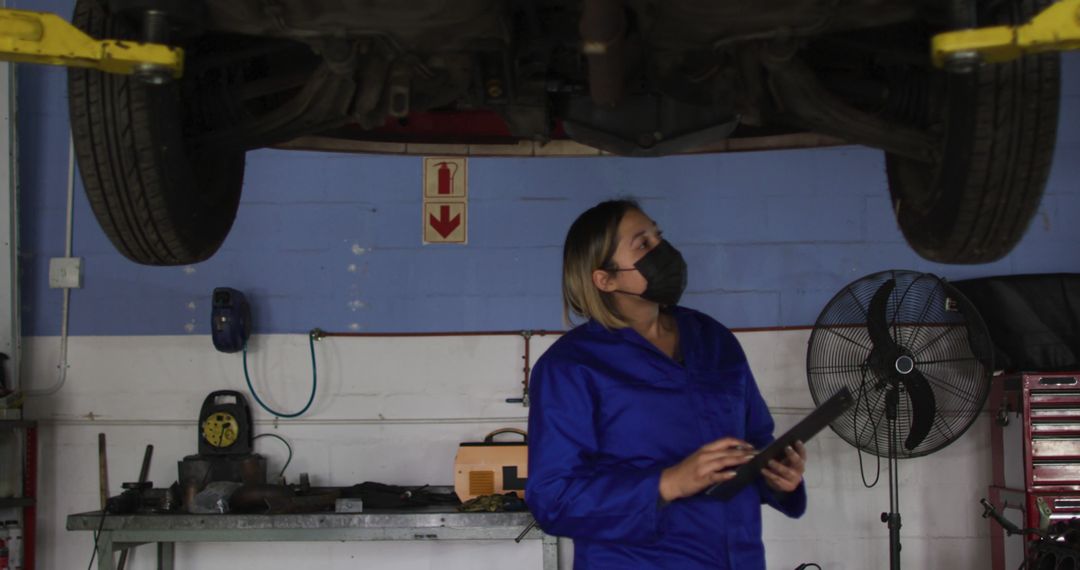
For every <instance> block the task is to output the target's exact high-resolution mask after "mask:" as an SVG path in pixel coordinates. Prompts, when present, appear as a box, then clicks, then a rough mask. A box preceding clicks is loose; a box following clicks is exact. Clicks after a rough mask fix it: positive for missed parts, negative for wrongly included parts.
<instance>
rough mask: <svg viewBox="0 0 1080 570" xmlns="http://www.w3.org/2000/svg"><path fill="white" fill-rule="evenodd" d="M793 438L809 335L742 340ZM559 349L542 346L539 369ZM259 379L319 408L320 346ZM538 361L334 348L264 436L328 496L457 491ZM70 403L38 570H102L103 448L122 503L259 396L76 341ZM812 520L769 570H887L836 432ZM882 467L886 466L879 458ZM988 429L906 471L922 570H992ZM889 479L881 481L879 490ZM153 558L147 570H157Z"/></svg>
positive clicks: (58, 434)
mask: <svg viewBox="0 0 1080 570" xmlns="http://www.w3.org/2000/svg"><path fill="white" fill-rule="evenodd" d="M738 336H739V339H740V340H741V341H742V343H743V346H744V348H745V349H746V351H747V354H748V356H749V358H750V363H751V365H752V367H753V369H754V371H755V374H756V375H757V379H758V383H759V384H760V386H761V388H762V392H763V394H764V395H765V398H766V400H767V401H768V402H769V403H770V405H771V406H772V408H773V413H774V415H775V416H776V420H777V424H778V429H786V428H787V427H788V426H790V425H792V424H794V423H795V422H796V421H797V420H798V419H799V418H800V417H801V416H802V415H804V414H805V413H806V411H808V409H809V408H810V406H811V399H810V396H809V393H808V391H807V388H806V379H805V378H806V377H805V373H804V366H805V364H804V363H805V350H806V340H807V338H808V332H807V331H804V330H800V331H771V332H750V333H740V334H739V335H738ZM552 340H553V339H551V338H550V337H549V338H535V339H534V340H533V348H534V351H533V354H534V355H538V354H539V353H540V352H541V351H542V349H543V348H546V346H548V345H550V342H551V341H552ZM252 344H253V346H252V354H251V357H250V358H249V365H250V367H251V369H252V372H253V375H254V377H255V378H254V380H255V384H256V389H258V390H259V391H260V395H261V396H262V397H263V399H264V400H265V401H268V402H269V403H272V405H275V406H277V407H278V408H279V409H280V410H282V411H294V410H296V409H299V407H300V406H302V405H303V403H304V402H305V401H306V398H307V393H308V392H307V391H308V389H309V382H310V364H309V357H308V349H307V338H306V336H303V335H275V336H262V337H256V338H255V339H254V340H253V343H252ZM25 346H26V352H25V356H24V358H25V363H24V366H25V368H24V372H25V374H24V378H26V379H27V380H28V383H29V384H30V385H29V386H27V387H28V388H41V387H47V386H48V385H51V384H52V382H53V380H54V378H55V375H56V370H57V368H56V363H57V360H56V359H57V356H58V349H59V342H58V339H57V338H52V337H49V338H41V337H34V338H28V339H26V342H25ZM522 346H523V342H522V340H521V339H520V338H516V337H494V336H492V337H450V338H377V339H373V338H354V339H343V338H334V339H327V340H323V341H321V342H319V343H317V344H316V351H317V355H318V364H319V392H318V395H317V397H316V401H315V404H314V405H313V407H312V410H311V411H310V412H309V413H308V414H306V415H305V416H304V418H303V419H298V420H282V421H280V422H278V423H277V424H275V422H273V421H272V420H271V419H270V416H269V415H268V414H266V413H265V412H263V411H262V410H260V409H258V408H257V407H256V405H255V402H254V400H253V399H250V398H249V401H250V403H251V405H252V406H253V412H254V413H255V417H256V421H257V425H256V432H258V433H266V432H270V431H272V432H274V433H277V434H279V435H281V436H283V437H285V438H287V439H288V440H289V441H290V442H291V443H292V445H293V449H294V458H293V462H292V464H291V465H290V466H289V469H288V471H287V472H286V476H287V477H288V478H289V479H290V481H295V480H296V478H297V477H298V475H299V473H301V472H306V473H309V474H310V475H311V478H312V483H313V484H316V485H321V484H326V485H351V484H354V483H359V482H362V481H380V482H385V483H397V484H423V483H430V484H451V482H452V466H453V459H454V454H455V452H456V448H457V444H458V443H459V442H461V441H470V440H477V439H479V438H481V437H482V436H483V435H485V434H486V433H487V432H488V431H490V430H493V429H495V428H498V427H503V426H517V427H524V425H525V419H526V410H525V409H524V408H522V407H521V406H520V405H515V404H507V403H505V402H504V400H505V399H506V398H510V397H517V396H519V395H520V387H521V386H520V383H521V380H522V362H523V361H522ZM69 360H70V369H69V371H68V378H67V382H66V385H65V386H64V388H63V389H62V390H61V391H59V392H58V393H57V394H55V395H54V396H50V397H47V398H41V399H36V400H31V401H30V402H28V412H29V413H28V415H29V416H30V417H31V418H35V419H38V420H39V421H41V441H40V446H41V452H40V457H41V464H40V482H39V494H40V508H39V511H38V512H39V519H40V520H39V523H38V532H39V537H40V540H39V547H38V559H39V561H40V564H39V567H40V568H42V569H44V570H53V569H56V570H61V569H64V570H66V569H71V568H85V567H86V564H87V563H88V561H89V558H90V554H91V548H92V543H93V542H92V541H93V539H92V537H91V536H90V533H88V532H77V533H76V532H68V531H66V530H64V529H65V517H66V516H67V515H68V514H70V513H76V512H83V511H90V510H96V509H97V508H98V501H99V499H98V495H97V488H98V481H97V434H98V433H99V432H104V433H106V434H107V438H108V444H109V445H108V453H109V477H110V483H111V484H112V490H113V492H114V493H117V492H119V490H120V483H121V482H123V481H127V480H134V479H135V478H136V476H137V474H138V469H139V464H140V461H141V458H142V453H143V450H144V447H145V446H146V445H147V444H153V445H154V462H153V464H152V466H151V469H150V479H151V480H152V481H154V482H155V484H156V485H157V486H164V485H167V484H170V483H172V482H173V481H174V480H175V479H176V478H177V471H176V461H178V460H179V459H181V458H182V457H183V456H184V455H188V454H192V453H195V451H196V431H195V420H196V417H197V414H198V411H199V407H200V405H201V403H202V400H203V398H204V397H205V395H206V394H207V393H209V392H210V391H212V390H218V389H236V390H241V391H245V392H246V387H245V386H244V379H243V373H242V368H241V359H240V356H239V355H225V354H220V353H217V352H215V351H214V350H213V348H212V346H211V342H210V339H209V338H207V337H205V336H147V337H73V338H72V339H71V342H70V347H69ZM256 445H257V448H258V451H259V452H260V453H263V454H265V455H268V456H269V457H270V470H271V472H272V473H273V472H276V471H277V470H278V469H280V467H281V464H282V461H283V460H284V457H285V455H284V450H283V448H282V446H281V445H280V442H278V441H276V440H274V439H273V438H263V439H260V440H258V442H257V443H256ZM809 453H810V464H809V466H808V471H807V475H806V478H807V482H808V485H809V493H810V505H809V510H808V512H807V514H806V516H805V517H803V518H802V519H800V520H788V519H786V518H784V517H783V516H781V515H779V514H776V513H774V512H772V511H768V513H767V514H766V524H765V540H766V546H767V549H768V558H769V568H770V569H774V568H775V569H790V568H794V567H795V566H797V565H798V564H799V563H801V562H805V561H815V562H817V563H819V564H820V565H821V567H822V568H824V569H827V570H873V569H878V568H886V567H887V566H888V551H887V543H888V533H887V529H886V527H885V525H884V524H882V523H880V522H878V517H879V515H880V513H881V512H882V511H884V510H887V508H888V490H887V486H886V484H885V474H884V473H882V482H881V483H880V484H879V485H878V486H877V487H875V488H873V489H865V488H864V487H863V484H862V482H861V478H860V475H859V464H858V459H857V456H856V453H855V451H854V449H853V448H851V447H849V446H848V445H847V444H846V443H844V442H843V441H842V440H840V439H839V438H838V437H836V436H834V435H833V434H832V432H831V431H828V432H825V433H824V434H823V435H821V436H819V437H818V438H816V439H815V440H813V441H812V442H810V444H809ZM864 459H865V460H866V465H867V467H868V468H869V469H873V468H874V466H875V461H874V459H873V458H872V457H864ZM989 472H990V455H989V436H988V426H987V424H986V422H985V420H983V419H980V420H979V421H978V422H977V423H976V425H975V426H973V428H972V430H971V431H969V432H968V433H967V434H966V435H965V437H964V438H963V439H962V440H960V441H959V442H958V443H955V444H953V445H952V446H950V447H948V448H946V449H945V450H943V451H941V452H939V453H937V454H935V455H931V456H929V457H926V458H921V459H915V460H909V461H906V462H903V463H901V492H902V493H903V496H902V500H903V510H902V514H903V517H904V518H903V523H904V527H903V530H902V537H903V546H904V550H903V555H904V566H905V568H918V569H936V568H943V569H944V568H949V569H953V568H960V569H966V568H970V569H985V568H989V540H988V530H987V525H986V523H985V521H984V520H983V519H981V518H980V516H979V515H980V514H981V509H980V507H979V505H978V499H979V497H982V496H984V493H985V489H986V486H987V485H988V484H989V479H990V475H989ZM868 477H869V478H871V479H872V478H873V472H871V473H870V474H869V475H868ZM144 550H145V552H138V553H137V554H136V555H135V556H134V558H133V561H132V562H133V563H132V564H131V565H129V568H131V569H132V570H141V569H148V568H152V567H153V552H152V551H151V550H150V549H144ZM540 563H541V555H540V546H539V544H538V543H536V542H529V543H526V542H523V543H521V544H514V543H513V542H509V541H507V542H485V543H471V542H456V543H455V542H440V543H432V542H423V543H388V542H385V543H372V542H369V543H318V544H315V543H278V544H260V543H233V544H200V545H179V546H178V548H177V568H180V569H191V568H252V567H258V568H260V569H267V570H273V569H279V568H280V569H290V570H292V569H294V568H297V567H318V568H320V569H322V568H325V569H327V570H331V569H339V568H340V569H345V568H349V569H353V568H359V567H370V568H381V569H382V568H385V569H393V570H397V569H401V570H405V569H409V570H412V569H431V568H438V569H439V570H456V569H462V570H466V569H467V570H478V569H488V568H490V569H497V568H498V569H501V568H507V567H514V568H539V567H540Z"/></svg>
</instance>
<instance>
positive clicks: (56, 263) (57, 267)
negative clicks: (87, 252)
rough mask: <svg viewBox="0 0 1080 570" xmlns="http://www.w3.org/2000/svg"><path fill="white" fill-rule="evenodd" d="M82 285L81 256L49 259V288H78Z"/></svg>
mask: <svg viewBox="0 0 1080 570" xmlns="http://www.w3.org/2000/svg"><path fill="white" fill-rule="evenodd" d="M79 287H82V258H81V257H54V258H52V259H50V260H49V288H50V289H78V288H79Z"/></svg>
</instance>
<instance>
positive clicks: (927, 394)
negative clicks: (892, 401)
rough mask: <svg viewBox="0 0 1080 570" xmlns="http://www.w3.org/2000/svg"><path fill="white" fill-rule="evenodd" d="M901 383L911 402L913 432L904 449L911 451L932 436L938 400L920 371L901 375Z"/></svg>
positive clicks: (909, 433)
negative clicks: (931, 430)
mask: <svg viewBox="0 0 1080 570" xmlns="http://www.w3.org/2000/svg"><path fill="white" fill-rule="evenodd" d="M900 381H901V382H902V383H903V384H904V391H906V392H907V395H908V399H909V400H911V430H910V431H909V432H908V436H907V440H906V441H904V447H906V448H907V449H908V450H909V451H910V450H912V449H915V448H916V447H918V446H919V444H920V443H922V442H923V440H924V439H926V436H927V435H929V434H930V428H931V427H933V425H934V416H935V415H937V399H936V398H935V397H934V389H933V388H931V387H930V382H928V381H927V380H926V377H925V376H923V375H922V372H919V371H918V370H912V371H911V372H910V373H908V374H902V375H900Z"/></svg>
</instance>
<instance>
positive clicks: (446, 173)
mask: <svg viewBox="0 0 1080 570" xmlns="http://www.w3.org/2000/svg"><path fill="white" fill-rule="evenodd" d="M435 166H438V167H439V195H443V194H453V193H454V175H455V174H457V168H458V165H457V164H454V163H451V162H437V163H435ZM451 166H452V167H454V169H453V170H451V169H450V167H451Z"/></svg>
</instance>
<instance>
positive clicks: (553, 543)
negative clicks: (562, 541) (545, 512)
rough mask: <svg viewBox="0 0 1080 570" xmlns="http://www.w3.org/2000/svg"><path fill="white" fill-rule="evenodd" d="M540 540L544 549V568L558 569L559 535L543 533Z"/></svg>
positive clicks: (546, 569) (547, 569) (549, 569)
mask: <svg viewBox="0 0 1080 570" xmlns="http://www.w3.org/2000/svg"><path fill="white" fill-rule="evenodd" d="M540 540H541V542H543V549H544V570H559V537H557V536H551V535H550V534H545V535H544V538H542V539H540Z"/></svg>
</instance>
